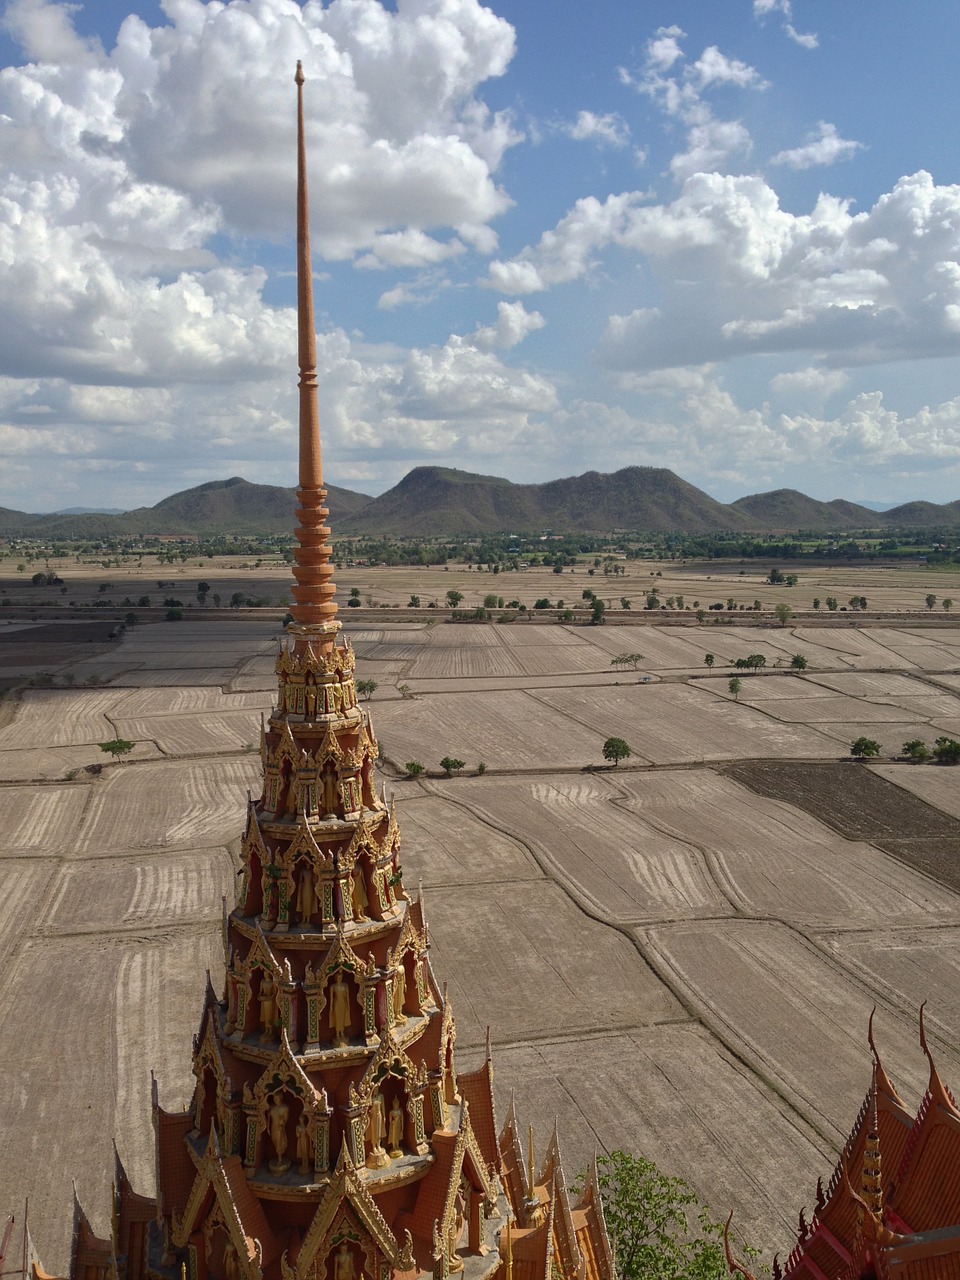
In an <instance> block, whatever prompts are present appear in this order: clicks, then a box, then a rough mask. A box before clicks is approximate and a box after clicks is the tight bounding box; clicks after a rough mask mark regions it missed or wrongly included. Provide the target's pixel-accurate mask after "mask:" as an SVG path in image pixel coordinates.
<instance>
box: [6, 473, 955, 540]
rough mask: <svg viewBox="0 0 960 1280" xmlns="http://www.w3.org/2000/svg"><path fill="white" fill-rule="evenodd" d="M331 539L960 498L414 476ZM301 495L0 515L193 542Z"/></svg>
mask: <svg viewBox="0 0 960 1280" xmlns="http://www.w3.org/2000/svg"><path fill="white" fill-rule="evenodd" d="M328 504H329V507H330V523H331V526H332V529H333V533H334V536H337V535H341V536H343V535H347V536H356V535H360V534H367V535H370V536H372V537H386V536H390V535H407V536H410V537H418V538H433V537H437V536H456V535H467V536H475V535H477V534H481V533H510V532H513V531H516V532H517V533H529V532H531V531H533V530H543V529H552V530H554V531H555V532H557V533H564V532H567V533H569V532H590V533H612V532H615V531H617V530H625V531H627V530H629V531H644V532H650V533H672V532H678V533H724V532H729V533H743V534H760V533H767V532H772V533H785V532H786V533H792V532H794V531H796V530H800V529H810V530H815V531H818V532H822V533H842V532H844V531H847V530H854V529H895V528H904V527H912V528H921V529H922V528H926V529H931V530H933V529H937V528H944V529H946V528H951V529H956V528H958V527H960V500H958V501H956V502H950V503H947V504H945V505H943V506H938V505H937V504H935V503H932V502H909V503H905V504H904V505H902V506H899V507H894V508H892V509H891V510H890V511H884V512H877V511H871V510H870V509H869V508H867V507H863V506H859V505H858V504H857V503H855V502H846V501H844V500H843V499H840V498H837V499H835V500H834V501H832V502H818V501H817V500H816V499H814V498H808V497H807V496H806V495H805V494H802V493H798V492H797V490H795V489H776V490H774V491H773V492H771V493H755V494H751V495H750V496H748V497H745V498H739V499H737V501H736V502H732V503H730V504H729V505H727V504H724V503H722V502H717V501H716V500H715V499H714V498H711V497H710V496H709V494H706V493H704V492H703V490H702V489H697V488H696V487H695V486H694V485H692V484H688V483H687V481H686V480H682V479H681V478H680V477H679V476H678V475H676V474H674V472H672V471H668V470H666V469H665V468H662V467H624V468H623V470H621V471H615V472H613V473H610V474H607V473H604V472H601V471H587V472H585V473H584V474H583V475H580V476H569V477H567V478H565V479H562V480H550V481H548V482H547V483H546V484H514V483H513V482H512V481H510V480H505V479H503V478H502V477H501V476H482V475H474V474H473V473H472V472H469V471H457V470H453V469H452V468H449V467H415V468H414V469H413V470H412V471H410V472H409V473H408V474H407V475H405V476H404V478H403V479H402V480H401V481H400V482H399V484H396V485H394V487H393V488H392V489H389V490H388V491H387V492H386V493H384V494H381V496H380V497H379V498H370V497H368V496H367V495H366V494H362V493H355V492H354V491H353V490H351V489H340V488H338V487H337V486H336V485H331V486H330V488H329V490H328ZM295 507H296V491H295V490H294V489H284V488H280V487H279V486H276V485H267V484H251V483H250V482H249V481H247V480H242V479H241V478H240V477H239V476H234V477H233V478H232V479H230V480H213V481H210V482H209V483H208V484H201V485H197V486H196V488H193V489H185V490H184V491H183V492H181V493H175V494H172V495H171V496H170V497H169V498H164V499H163V501H162V502H158V503H157V504H156V506H154V507H139V508H137V509H136V510H135V511H127V512H124V513H123V514H121V515H107V514H103V513H87V514H78V515H69V514H66V513H62V512H61V513H57V514H50V515H42V516H38V515H28V514H26V513H25V512H22V511H11V510H8V509H6V508H2V507H0V537H38V538H43V537H46V538H101V537H116V536H123V535H130V536H136V535H151V534H153V535H156V534H159V535H167V536H172V537H176V536H183V537H190V536H193V537H196V536H197V535H200V536H216V535H218V534H229V533H239V534H244V533H247V534H258V533H259V534H268V535H269V534H284V533H289V532H291V531H292V529H293V526H294V511H295Z"/></svg>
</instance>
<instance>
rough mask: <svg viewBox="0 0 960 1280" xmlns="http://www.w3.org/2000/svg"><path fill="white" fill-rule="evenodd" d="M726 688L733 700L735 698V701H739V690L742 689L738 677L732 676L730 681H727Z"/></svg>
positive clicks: (741, 682) (741, 683)
mask: <svg viewBox="0 0 960 1280" xmlns="http://www.w3.org/2000/svg"><path fill="white" fill-rule="evenodd" d="M727 688H728V689H729V690H730V692H731V693H732V694H733V696H734V698H735V699H736V700H737V701H739V699H740V690H741V689H742V688H743V681H742V680H741V679H740V677H739V676H733V678H732V679H730V680H728V681H727Z"/></svg>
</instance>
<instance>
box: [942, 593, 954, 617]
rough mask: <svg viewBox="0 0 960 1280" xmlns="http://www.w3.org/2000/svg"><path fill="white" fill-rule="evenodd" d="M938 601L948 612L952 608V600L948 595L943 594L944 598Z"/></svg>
mask: <svg viewBox="0 0 960 1280" xmlns="http://www.w3.org/2000/svg"><path fill="white" fill-rule="evenodd" d="M940 603H941V604H942V605H943V607H944V609H946V610H947V612H948V613H949V612H950V610H951V609H952V608H953V600H952V599H951V598H950V596H944V598H943V599H942V600H941V602H940Z"/></svg>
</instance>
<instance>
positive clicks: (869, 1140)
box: [730, 1008, 960, 1280]
mask: <svg viewBox="0 0 960 1280" xmlns="http://www.w3.org/2000/svg"><path fill="white" fill-rule="evenodd" d="M870 1022H871V1026H870V1031H869V1033H868V1038H869V1043H870V1048H871V1050H872V1051H873V1058H874V1062H873V1074H872V1079H871V1082H870V1088H869V1089H868V1090H867V1095H866V1097H865V1098H864V1101H863V1105H862V1106H861V1108H860V1111H859V1113H858V1115H857V1119H856V1122H855V1124H854V1126H853V1130H852V1131H851V1133H850V1136H849V1138H848V1139H847V1141H846V1143H845V1145H844V1148H843V1151H842V1152H841V1155H840V1159H839V1161H838V1162H837V1167H836V1169H835V1170H834V1173H833V1177H832V1178H831V1179H830V1183H829V1185H828V1186H827V1188H826V1190H825V1191H824V1189H823V1187H822V1185H821V1184H819V1183H818V1184H817V1199H816V1207H815V1210H814V1214H813V1218H812V1220H811V1222H810V1223H807V1221H806V1218H805V1215H804V1214H803V1213H802V1212H801V1214H800V1225H799V1229H798V1233H797V1243H796V1245H795V1246H794V1248H793V1251H792V1252H791V1254H790V1257H789V1259H788V1260H787V1265H786V1268H785V1269H784V1270H781V1268H780V1266H779V1263H778V1262H777V1261H776V1260H775V1261H774V1267H773V1275H774V1280H781V1277H782V1278H783V1280H960V1110H958V1108H957V1105H956V1103H955V1101H954V1099H953V1097H952V1095H951V1093H950V1091H949V1089H948V1088H947V1086H946V1085H945V1084H944V1083H943V1081H942V1080H941V1078H940V1074H939V1072H938V1071H937V1067H936V1064H935V1062H934V1060H933V1055H932V1054H931V1052H930V1050H929V1047H928V1045H927V1040H926V1036H925V1034H924V1029H923V1010H922V1008H921V1010H920V1044H921V1046H922V1048H923V1051H924V1053H925V1054H926V1055H927V1059H928V1061H929V1064H930V1076H929V1082H928V1084H927V1089H926V1092H925V1094H924V1096H923V1100H922V1101H921V1103H920V1109H919V1111H918V1112H917V1114H916V1116H912V1115H911V1114H910V1112H909V1111H908V1110H907V1109H906V1108H905V1106H904V1104H903V1102H902V1101H901V1099H900V1098H899V1096H898V1095H897V1092H896V1090H895V1089H894V1087H893V1085H892V1084H891V1082H890V1079H889V1077H888V1076H887V1074H886V1072H885V1071H884V1069H883V1066H882V1064H881V1062H880V1057H879V1054H878V1053H877V1051H876V1046H875V1044H874V1040H873V1027H872V1023H873V1017H872V1015H871V1019H870ZM730 1261H731V1271H735V1272H737V1273H739V1274H741V1275H744V1276H746V1275H748V1273H747V1272H746V1271H745V1270H744V1269H743V1268H741V1267H739V1266H738V1265H737V1264H736V1263H734V1262H733V1261H732V1259H731V1260H730Z"/></svg>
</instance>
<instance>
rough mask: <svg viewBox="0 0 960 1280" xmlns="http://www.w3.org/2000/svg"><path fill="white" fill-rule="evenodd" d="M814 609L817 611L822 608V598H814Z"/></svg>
mask: <svg viewBox="0 0 960 1280" xmlns="http://www.w3.org/2000/svg"><path fill="white" fill-rule="evenodd" d="M813 607H814V608H815V609H819V608H820V597H819V596H814V597H813Z"/></svg>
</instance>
